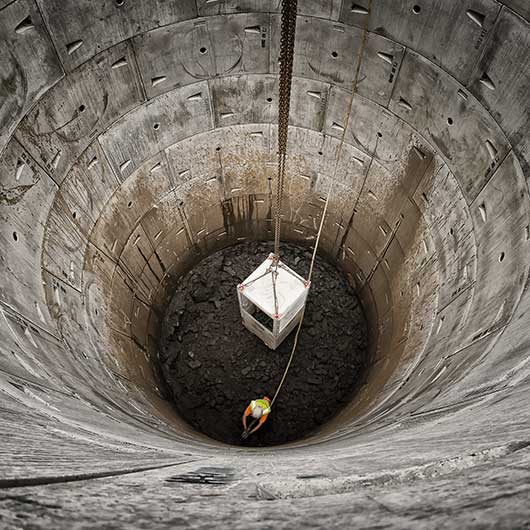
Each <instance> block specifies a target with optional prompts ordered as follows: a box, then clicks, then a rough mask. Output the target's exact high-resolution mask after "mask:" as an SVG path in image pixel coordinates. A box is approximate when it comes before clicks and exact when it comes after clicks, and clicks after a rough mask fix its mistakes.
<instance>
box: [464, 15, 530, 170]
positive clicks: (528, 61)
mask: <svg viewBox="0 0 530 530" xmlns="http://www.w3.org/2000/svg"><path fill="white" fill-rule="evenodd" d="M528 9H529V10H530V7H529V8H528ZM529 29H530V22H528V21H527V20H524V19H522V18H520V17H518V16H516V15H515V14H514V13H512V12H510V11H509V10H507V9H503V10H502V13H501V15H500V17H499V22H498V24H497V26H496V28H495V31H494V33H493V35H492V36H491V39H490V40H489V42H488V45H487V47H486V49H485V50H484V54H483V55H482V57H481V58H480V61H479V62H478V64H477V65H476V69H475V72H474V74H473V77H472V78H471V79H470V82H469V88H470V90H471V91H472V92H473V94H475V96H476V97H477V98H478V99H479V101H480V102H481V103H482V104H483V105H484V106H485V107H486V108H487V109H488V110H489V112H491V114H492V116H493V117H494V119H495V120H496V121H497V122H498V123H499V125H500V126H501V127H502V129H503V130H504V132H505V134H506V136H507V137H508V139H509V140H510V143H511V144H512V147H513V149H514V151H515V152H516V154H517V156H518V157H519V158H520V159H521V164H522V166H523V171H524V173H525V175H526V177H527V178H528V176H529V175H530V141H529V140H528V128H529V125H530V109H529V105H528V94H529V93H530V73H529V72H530V53H529V50H530V37H529Z"/></svg>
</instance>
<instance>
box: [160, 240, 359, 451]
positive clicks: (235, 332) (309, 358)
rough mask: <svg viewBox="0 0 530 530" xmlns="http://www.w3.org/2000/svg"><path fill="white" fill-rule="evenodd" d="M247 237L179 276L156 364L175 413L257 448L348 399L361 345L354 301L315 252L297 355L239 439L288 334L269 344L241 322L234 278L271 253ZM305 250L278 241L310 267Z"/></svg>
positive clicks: (282, 357) (312, 423)
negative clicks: (254, 427)
mask: <svg viewBox="0 0 530 530" xmlns="http://www.w3.org/2000/svg"><path fill="white" fill-rule="evenodd" d="M270 251H271V244H270V243H262V242H251V243H244V244H239V245H236V246H234V247H230V248H228V249H225V250H222V251H220V252H217V253H216V254H213V255H211V256H209V257H208V258H206V259H204V260H203V261H201V262H200V263H199V264H198V265H197V266H196V267H195V268H194V269H193V270H192V271H191V272H190V273H189V274H187V275H186V276H185V277H184V278H182V280H181V281H180V283H179V286H178V287H177V290H176V292H175V295H174V297H173V300H172V302H171V304H170V305H169V308H168V311H167V313H166V316H165V319H164V323H163V326H162V328H163V329H162V337H161V341H160V361H161V368H162V373H163V375H164V378H165V380H166V383H167V386H168V388H169V390H170V392H171V393H172V395H173V397H174V400H175V405H176V408H177V411H178V413H179V414H180V415H181V417H183V418H184V419H186V420H187V421H188V422H189V423H190V424H191V425H192V426H193V427H195V428H196V429H197V430H199V431H201V432H203V433H205V434H207V435H208V436H210V437H212V438H215V439H217V440H220V441H223V442H226V443H230V444H237V445H241V444H243V443H244V445H249V446H264V445H274V444H280V443H285V442H288V441H291V440H296V439H299V438H301V437H302V436H304V435H306V434H308V433H309V432H311V431H313V430H314V429H316V428H317V427H318V426H319V425H321V424H323V423H324V422H325V421H327V420H329V419H330V418H331V417H332V416H333V415H335V414H336V413H337V412H338V411H339V410H340V409H341V408H342V407H343V406H344V405H345V404H346V403H347V402H348V401H349V400H350V399H351V397H352V393H353V390H354V387H355V383H356V382H357V381H358V379H359V375H360V372H361V366H362V364H363V361H364V360H365V352H366V324H365V319H364V315H363V312H362V310H361V306H360V304H359V302H358V299H357V297H356V295H355V293H354V292H353V291H352V289H351V288H350V287H349V286H348V283H347V281H346V280H345V278H344V277H343V276H342V275H341V274H340V273H339V272H338V271H337V270H336V269H335V268H334V267H333V266H332V265H330V264H329V263H327V262H326V261H324V260H322V259H317V260H316V264H315V270H314V273H313V281H312V286H311V291H310V293H309V301H308V304H307V310H306V316H305V319H304V325H303V327H302V331H301V333H300V338H299V344H298V348H297V351H296V354H295V358H294V360H293V363H292V365H291V369H290V371H289V374H288V376H287V379H286V381H285V383H284V385H283V387H282V390H281V393H280V395H279V397H278V400H277V401H276V404H275V406H274V409H273V411H272V412H271V414H270V416H269V418H268V419H267V421H266V423H265V425H264V426H263V427H262V428H261V429H260V430H259V431H258V432H257V433H255V434H253V435H252V436H251V437H250V438H249V439H248V440H246V441H245V442H243V441H242V440H241V431H242V427H241V416H242V413H243V411H244V409H245V408H246V406H247V405H248V403H249V402H250V400H252V399H255V398H260V397H263V395H268V396H270V397H271V398H272V396H273V394H274V392H275V390H276V388H277V386H278V384H279V381H280V379H281V377H282V374H283V371H284V369H285V366H286V364H287V361H288V358H289V354H290V352H291V348H292V344H293V339H294V333H291V335H290V336H289V337H288V338H287V339H286V340H285V341H284V342H283V343H282V344H281V346H280V347H279V348H278V349H277V350H276V351H272V350H269V349H268V348H267V347H266V346H265V345H264V344H263V343H262V342H261V340H260V339H258V338H257V337H256V336H255V335H253V334H252V333H250V332H249V331H247V329H245V328H244V327H243V325H242V323H241V317H240V313H239V305H238V300H237V291H236V287H237V284H238V283H240V282H242V281H243V280H244V279H245V278H246V277H247V276H248V275H249V274H250V273H251V272H252V271H253V270H254V269H255V268H256V267H257V266H258V265H259V264H260V263H261V262H262V261H263V260H264V259H265V258H266V257H267V256H268V254H269V253H270ZM310 260H311V253H310V252H309V251H308V250H307V249H305V248H303V247H297V246H293V245H283V247H282V261H284V262H285V263H286V264H287V265H289V266H290V267H292V268H293V269H295V270H296V271H297V272H298V273H299V274H301V275H302V276H306V275H307V271H308V270H309V263H310Z"/></svg>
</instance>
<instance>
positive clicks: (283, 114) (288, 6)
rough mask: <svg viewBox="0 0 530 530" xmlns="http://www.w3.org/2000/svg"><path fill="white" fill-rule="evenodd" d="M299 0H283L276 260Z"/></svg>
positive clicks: (278, 245) (277, 257) (275, 258)
mask: <svg viewBox="0 0 530 530" xmlns="http://www.w3.org/2000/svg"><path fill="white" fill-rule="evenodd" d="M297 4H298V2H297V0H283V1H282V21H281V34H280V56H279V61H280V85H279V100H278V176H277V179H276V207H275V225H274V262H275V264H277V263H278V261H279V259H280V232H281V220H282V200H283V191H284V186H285V162H286V158H287V134H288V130H289V108H290V103H291V83H292V78H293V60H294V37H295V30H296V11H297Z"/></svg>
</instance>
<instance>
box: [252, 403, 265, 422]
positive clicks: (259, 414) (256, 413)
mask: <svg viewBox="0 0 530 530" xmlns="http://www.w3.org/2000/svg"><path fill="white" fill-rule="evenodd" d="M262 416H263V409H262V408H261V407H260V406H259V405H256V406H255V407H254V410H253V411H252V417H253V418H256V419H257V420H259V419H260V418H261V417H262Z"/></svg>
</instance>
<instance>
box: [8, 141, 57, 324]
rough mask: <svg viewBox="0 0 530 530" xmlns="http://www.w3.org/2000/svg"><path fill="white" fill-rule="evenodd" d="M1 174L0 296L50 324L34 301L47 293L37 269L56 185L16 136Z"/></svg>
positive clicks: (26, 312)
mask: <svg viewBox="0 0 530 530" xmlns="http://www.w3.org/2000/svg"><path fill="white" fill-rule="evenodd" d="M0 179H1V181H0V219H1V221H2V223H1V228H0V243H1V248H2V253H1V254H0V284H1V285H2V288H1V289H0V301H2V302H4V303H6V304H8V305H10V306H11V307H14V308H15V309H16V310H17V311H18V312H20V313H21V314H23V315H25V316H26V317H27V318H29V319H31V320H32V321H33V322H40V323H41V324H46V325H47V324H48V323H49V321H47V320H46V318H45V317H43V316H42V315H43V313H44V314H45V313H46V312H45V311H44V310H41V311H39V310H38V309H37V305H36V304H40V303H42V301H43V294H44V293H43V290H42V284H41V280H40V277H39V276H40V274H39V272H38V271H39V270H40V261H41V245H42V238H43V236H44V231H45V226H46V218H47V215H48V210H49V209H50V207H51V204H52V202H53V198H54V195H55V192H56V190H57V186H56V185H55V183H54V182H53V181H52V180H51V179H50V177H49V176H48V175H47V174H46V173H45V172H44V171H43V170H42V169H41V168H40V167H39V166H38V164H37V163H36V162H35V161H34V160H33V159H32V158H31V156H30V155H29V154H28V152H27V151H25V150H24V149H23V148H22V146H21V145H20V144H19V143H18V142H17V141H16V140H15V139H13V140H11V141H10V143H9V144H8V146H7V147H6V149H5V151H4V153H3V156H2V158H1V159H0Z"/></svg>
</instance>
